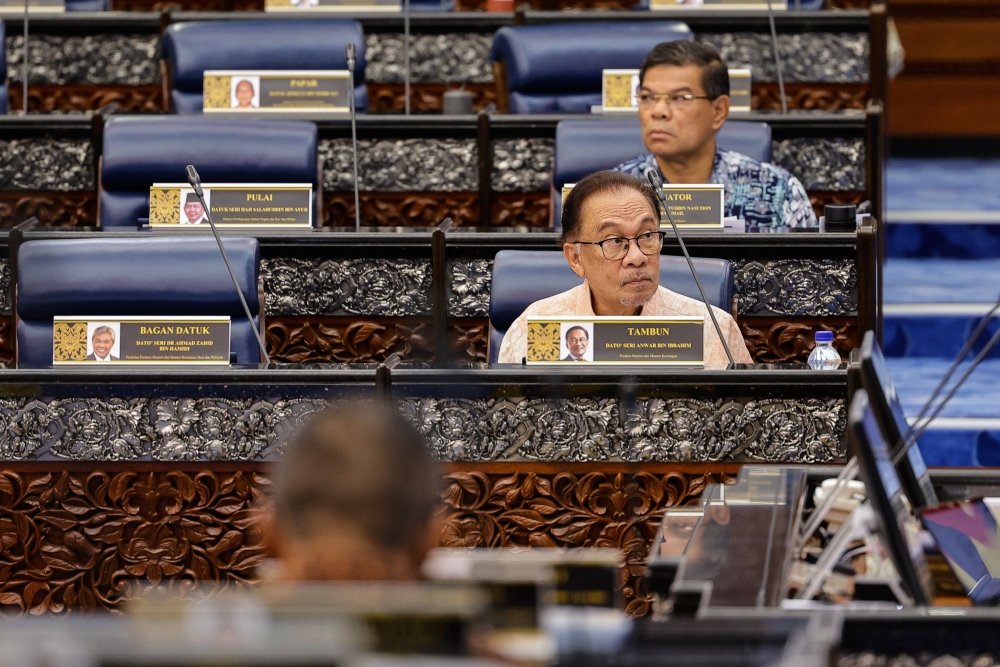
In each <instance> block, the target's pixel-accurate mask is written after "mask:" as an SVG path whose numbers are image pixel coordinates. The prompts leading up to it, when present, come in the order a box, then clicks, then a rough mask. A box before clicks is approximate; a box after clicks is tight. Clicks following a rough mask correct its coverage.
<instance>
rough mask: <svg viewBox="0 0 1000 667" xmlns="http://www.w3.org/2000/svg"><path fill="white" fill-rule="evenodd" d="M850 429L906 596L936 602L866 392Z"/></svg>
mask: <svg viewBox="0 0 1000 667" xmlns="http://www.w3.org/2000/svg"><path fill="white" fill-rule="evenodd" d="M847 428H848V432H849V433H850V436H851V438H852V439H853V440H854V444H855V447H856V448H857V452H858V463H859V465H860V470H861V478H862V479H863V480H864V482H865V489H866V491H867V494H868V501H869V502H870V503H871V505H872V509H874V510H875V517H876V521H877V525H878V528H877V531H878V537H879V540H880V541H881V542H882V546H883V548H884V549H885V550H886V552H887V553H888V554H889V558H890V559H891V560H892V563H893V565H894V566H895V567H896V572H897V573H898V574H899V579H900V583H901V584H902V586H903V588H904V589H905V591H906V593H907V594H908V595H909V596H910V597H911V598H912V599H913V602H914V604H916V605H918V606H925V605H927V604H929V603H930V602H931V601H932V600H933V587H932V585H931V579H930V571H929V570H928V568H927V562H926V561H925V560H924V553H923V548H922V547H921V545H920V541H919V538H918V525H917V522H916V520H915V518H914V516H913V515H912V514H911V509H910V507H909V501H908V499H907V498H906V493H905V491H904V490H903V485H902V483H901V482H900V481H899V475H898V473H897V472H896V468H895V466H893V464H892V456H891V455H890V453H889V447H888V445H887V444H886V441H885V438H884V437H883V435H882V429H881V428H879V424H878V421H877V420H876V418H875V412H874V411H873V410H872V406H871V403H870V402H869V399H868V393H867V392H866V391H865V390H864V389H858V390H857V391H856V392H855V393H854V400H853V401H851V409H850V411H849V414H848V418H847Z"/></svg>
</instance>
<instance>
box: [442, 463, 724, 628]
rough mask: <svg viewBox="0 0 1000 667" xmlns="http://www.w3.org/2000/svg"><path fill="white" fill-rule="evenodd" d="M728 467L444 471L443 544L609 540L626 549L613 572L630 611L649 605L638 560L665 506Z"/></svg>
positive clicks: (691, 497) (692, 497)
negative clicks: (689, 470) (552, 471)
mask: <svg viewBox="0 0 1000 667" xmlns="http://www.w3.org/2000/svg"><path fill="white" fill-rule="evenodd" d="M720 481H722V482H726V483H732V482H734V481H735V476H734V475H731V474H726V473H714V474H707V473H705V474H702V473H682V472H669V473H667V474H653V473H647V472H640V473H635V474H624V473H617V474H614V473H603V472H592V473H587V474H580V475H578V474H570V473H565V472H564V473H558V474H536V473H514V474H511V475H503V474H486V473H483V472H478V471H469V472H454V473H450V474H448V475H446V476H445V484H446V487H445V491H444V500H445V516H444V519H445V524H444V530H443V531H442V535H441V545H442V546H446V547H467V548H468V547H513V546H531V547H612V548H617V549H621V550H622V551H623V552H624V553H625V561H626V567H625V568H623V570H622V572H621V575H620V576H621V578H620V580H619V583H620V585H621V586H622V590H623V592H624V594H625V600H626V609H627V611H628V612H629V613H630V614H633V615H642V614H645V613H646V612H647V611H648V608H649V599H648V596H647V595H646V593H645V592H644V590H643V589H642V588H641V585H640V581H641V579H642V577H643V575H644V574H645V568H644V567H643V565H642V564H643V563H644V562H645V560H646V556H647V553H648V552H649V546H650V543H651V542H652V540H653V538H654V537H655V536H656V530H657V527H658V525H659V521H660V519H661V517H662V516H663V512H664V510H665V509H666V508H668V507H677V506H680V505H689V504H692V503H695V502H697V501H698V499H699V498H700V496H701V492H702V491H703V490H704V488H705V485H706V484H708V483H711V482H716V483H718V482H720Z"/></svg>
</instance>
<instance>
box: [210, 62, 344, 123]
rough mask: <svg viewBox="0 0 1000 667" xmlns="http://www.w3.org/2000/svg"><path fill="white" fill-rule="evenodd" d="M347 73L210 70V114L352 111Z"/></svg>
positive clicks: (337, 71)
mask: <svg viewBox="0 0 1000 667" xmlns="http://www.w3.org/2000/svg"><path fill="white" fill-rule="evenodd" d="M349 77H350V74H349V73H348V72H347V70H317V71H307V70H304V71H269V70H265V71H222V70H206V71H205V78H204V91H205V92H204V107H203V108H204V112H205V113H206V114H220V113H221V114H226V115H235V114H251V115H267V114H287V113H315V112H317V111H322V112H332V113H347V112H348V111H350V85H351V83H350V78H349Z"/></svg>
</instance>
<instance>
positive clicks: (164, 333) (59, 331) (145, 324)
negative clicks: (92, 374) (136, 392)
mask: <svg viewBox="0 0 1000 667" xmlns="http://www.w3.org/2000/svg"><path fill="white" fill-rule="evenodd" d="M229 329H230V321H229V318H228V317H138V316H122V317H102V318H100V319H98V318H87V317H70V316H67V317H62V316H60V317H55V318H54V319H53V322H52V363H53V365H62V364H78V365H87V364H100V363H115V364H178V365H191V364H195V365H199V364H200V365H205V364H212V365H228V364H229Z"/></svg>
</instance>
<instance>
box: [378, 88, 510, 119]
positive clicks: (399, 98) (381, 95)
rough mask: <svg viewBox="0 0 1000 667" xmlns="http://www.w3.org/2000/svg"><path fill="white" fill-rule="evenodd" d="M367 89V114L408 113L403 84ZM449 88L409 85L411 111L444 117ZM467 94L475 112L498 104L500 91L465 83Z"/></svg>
mask: <svg viewBox="0 0 1000 667" xmlns="http://www.w3.org/2000/svg"><path fill="white" fill-rule="evenodd" d="M365 86H366V87H367V88H368V110H369V111H371V112H373V113H403V111H404V109H406V100H405V96H406V88H405V86H404V85H403V84H401V83H373V82H371V81H369V82H368V83H366V84H365ZM447 89H448V85H447V84H444V83H410V110H411V111H414V112H416V113H441V109H442V108H443V105H444V101H443V98H442V96H443V95H444V92H445V90H447ZM465 90H468V91H469V92H471V93H472V94H473V95H474V97H473V100H472V107H473V109H475V110H476V111H479V110H481V109H484V108H486V106H487V105H489V104H496V101H497V91H496V86H495V85H494V84H492V83H466V84H465Z"/></svg>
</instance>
